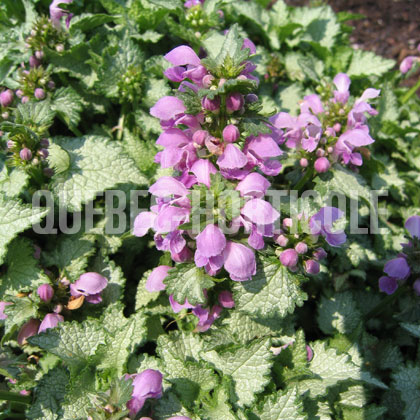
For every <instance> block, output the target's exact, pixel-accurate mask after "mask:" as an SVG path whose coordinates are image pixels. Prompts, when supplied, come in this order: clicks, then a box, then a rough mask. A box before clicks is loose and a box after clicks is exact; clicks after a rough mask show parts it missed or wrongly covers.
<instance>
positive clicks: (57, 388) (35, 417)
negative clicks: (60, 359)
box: [26, 367, 69, 420]
mask: <svg viewBox="0 0 420 420" xmlns="http://www.w3.org/2000/svg"><path fill="white" fill-rule="evenodd" d="M68 379H69V378H68V373H67V372H66V370H65V369H64V368H62V367H56V368H54V369H52V370H50V371H49V372H48V373H47V374H45V375H44V376H43V377H42V378H41V379H40V381H39V382H38V385H37V386H36V388H35V391H34V402H33V404H32V405H31V407H30V408H29V410H28V411H27V413H26V416H27V418H29V419H32V420H58V419H60V418H61V415H62V403H63V400H64V394H65V391H66V386H67V383H68Z"/></svg>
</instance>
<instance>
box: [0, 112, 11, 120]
mask: <svg viewBox="0 0 420 420" xmlns="http://www.w3.org/2000/svg"><path fill="white" fill-rule="evenodd" d="M1 117H2V118H3V120H7V119H8V118H9V113H8V112H3V113H2V114H1Z"/></svg>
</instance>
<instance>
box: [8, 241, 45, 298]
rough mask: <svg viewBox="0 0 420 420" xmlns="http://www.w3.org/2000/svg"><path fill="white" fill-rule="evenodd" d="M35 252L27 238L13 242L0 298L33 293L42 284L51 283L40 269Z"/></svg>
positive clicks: (9, 249)
mask: <svg viewBox="0 0 420 420" xmlns="http://www.w3.org/2000/svg"><path fill="white" fill-rule="evenodd" d="M34 252H35V248H34V247H33V245H32V244H31V243H30V241H29V240H27V239H25V238H16V239H15V240H14V241H13V242H11V244H10V245H9V248H8V251H7V256H6V261H5V263H6V265H7V271H6V273H5V274H4V275H3V276H1V281H0V296H4V294H5V293H8V294H11V295H15V294H16V293H18V292H28V291H32V290H34V289H35V288H36V287H38V286H39V285H41V284H42V283H48V282H49V279H48V277H47V276H46V275H45V274H44V273H43V272H42V271H41V269H40V268H39V266H38V263H39V261H38V260H36V259H35V258H34Z"/></svg>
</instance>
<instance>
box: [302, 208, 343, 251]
mask: <svg viewBox="0 0 420 420" xmlns="http://www.w3.org/2000/svg"><path fill="white" fill-rule="evenodd" d="M343 216H344V213H343V212H342V211H341V210H340V209H337V208H336V207H323V208H322V209H321V210H319V212H318V213H315V214H314V215H313V216H312V217H311V218H310V219H309V227H310V229H311V233H312V235H322V236H324V237H325V239H326V241H327V242H328V244H329V245H331V246H335V247H336V246H340V245H342V244H344V242H346V239H347V236H346V234H345V233H344V231H339V232H332V226H333V224H334V222H335V221H337V220H338V219H341V218H342V217H343Z"/></svg>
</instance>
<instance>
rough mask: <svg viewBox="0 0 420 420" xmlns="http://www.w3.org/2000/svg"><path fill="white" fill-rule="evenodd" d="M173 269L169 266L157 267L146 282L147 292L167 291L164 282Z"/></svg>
mask: <svg viewBox="0 0 420 420" xmlns="http://www.w3.org/2000/svg"><path fill="white" fill-rule="evenodd" d="M171 268H172V267H169V265H160V266H159V267H156V268H155V269H154V270H153V271H152V272H151V273H150V275H149V277H148V278H147V281H146V290H147V291H148V292H160V291H161V290H165V288H166V285H165V284H164V283H163V280H164V279H165V278H166V276H167V275H168V271H169V270H170V269H171Z"/></svg>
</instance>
